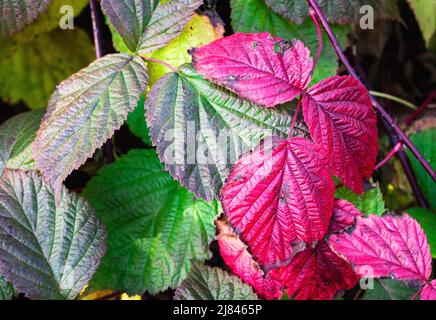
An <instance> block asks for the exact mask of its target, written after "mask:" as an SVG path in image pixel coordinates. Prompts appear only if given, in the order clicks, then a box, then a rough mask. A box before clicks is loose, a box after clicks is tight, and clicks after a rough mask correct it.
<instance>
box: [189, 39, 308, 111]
mask: <svg viewBox="0 0 436 320" xmlns="http://www.w3.org/2000/svg"><path fill="white" fill-rule="evenodd" d="M230 48H231V49H230ZM192 62H193V64H194V66H195V68H196V70H197V71H198V72H199V73H200V74H202V75H204V76H205V77H206V78H207V79H209V80H211V81H213V82H216V83H218V84H219V85H222V86H224V87H226V88H227V89H229V90H232V91H234V92H236V93H238V94H239V95H240V96H241V97H243V98H246V99H248V100H251V101H253V102H254V103H258V104H261V105H265V106H266V107H273V106H275V105H277V104H280V103H284V102H286V101H290V100H292V99H294V98H295V97H296V96H298V95H299V94H300V93H301V92H302V91H303V90H305V89H306V88H307V86H308V84H309V82H310V79H311V71H312V59H311V58H310V52H309V50H308V49H307V48H306V47H305V46H304V44H303V43H302V42H301V41H298V40H292V41H284V40H282V39H280V38H276V37H273V36H272V35H270V34H269V33H267V32H264V33H254V34H245V33H236V34H234V35H232V36H229V37H225V38H221V39H218V40H215V41H214V42H212V43H210V44H208V45H206V46H203V47H200V48H197V49H195V50H193V51H192Z"/></svg>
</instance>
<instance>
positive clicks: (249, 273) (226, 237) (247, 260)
mask: <svg viewBox="0 0 436 320" xmlns="http://www.w3.org/2000/svg"><path fill="white" fill-rule="evenodd" d="M216 224H217V226H218V230H219V234H218V245H219V247H220V253H221V256H222V258H223V260H224V262H225V263H226V265H227V266H228V267H229V268H230V270H232V272H233V273H234V274H236V275H238V276H239V277H240V278H241V279H242V280H243V281H244V282H245V283H247V284H249V285H250V286H252V287H253V288H254V289H255V290H256V293H257V295H258V296H259V297H261V298H265V299H276V298H277V299H278V298H280V297H281V296H282V292H281V290H280V285H279V282H278V281H277V280H275V279H272V278H271V277H270V275H269V274H267V275H265V274H264V272H263V271H262V270H261V269H260V267H259V265H258V264H257V263H256V261H254V260H253V257H252V255H251V254H250V253H249V252H248V248H247V246H246V245H245V244H244V243H243V242H242V241H241V240H240V239H239V237H238V236H237V235H236V234H235V233H234V232H233V230H232V228H231V227H230V226H229V225H228V224H226V223H225V222H223V221H221V220H217V222H216Z"/></svg>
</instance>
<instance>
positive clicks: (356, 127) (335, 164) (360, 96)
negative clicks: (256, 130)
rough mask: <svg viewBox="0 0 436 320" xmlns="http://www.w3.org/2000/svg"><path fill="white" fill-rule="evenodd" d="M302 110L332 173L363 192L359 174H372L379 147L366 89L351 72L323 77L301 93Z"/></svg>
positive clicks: (365, 176)
mask: <svg viewBox="0 0 436 320" xmlns="http://www.w3.org/2000/svg"><path fill="white" fill-rule="evenodd" d="M303 114H304V119H305V121H306V123H307V125H308V126H309V130H310V134H311V136H312V139H313V141H314V142H315V143H317V144H319V145H320V146H322V147H323V148H324V150H325V152H326V153H327V155H328V158H329V163H330V167H331V169H332V171H333V173H334V174H335V175H336V176H338V177H339V178H341V179H342V181H343V183H344V185H346V186H347V187H349V188H350V189H352V190H353V191H354V192H355V193H362V192H363V183H362V178H369V177H370V176H371V175H372V173H373V171H374V166H375V161H376V157H377V151H378V143H377V127H376V124H377V118H376V115H375V112H374V110H373V108H372V105H371V101H370V99H369V95H368V92H367V90H366V89H365V88H364V87H363V85H362V84H360V82H359V81H358V80H356V79H355V78H353V77H351V76H343V77H340V76H334V77H331V78H328V79H325V80H323V81H321V82H319V83H318V84H316V85H314V86H313V87H311V88H310V89H309V90H308V92H307V94H306V95H304V97H303Z"/></svg>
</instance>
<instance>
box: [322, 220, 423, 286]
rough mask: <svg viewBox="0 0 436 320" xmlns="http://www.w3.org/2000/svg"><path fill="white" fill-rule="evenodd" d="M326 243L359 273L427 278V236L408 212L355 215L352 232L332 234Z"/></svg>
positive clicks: (416, 278) (407, 278)
mask: <svg viewBox="0 0 436 320" xmlns="http://www.w3.org/2000/svg"><path fill="white" fill-rule="evenodd" d="M329 244H330V246H331V247H332V249H333V250H334V251H335V252H336V253H337V254H339V255H340V256H342V257H344V258H345V259H346V260H347V261H348V262H350V263H351V264H352V265H353V266H354V268H355V271H356V273H358V274H361V275H365V276H368V274H370V275H372V276H373V277H375V278H380V277H394V278H395V279H397V280H418V281H426V280H428V278H429V277H430V274H431V255H430V248H429V245H428V242H427V238H426V236H425V233H424V231H423V230H422V228H421V226H420V225H419V224H418V223H417V222H416V220H414V219H413V218H411V217H410V216H409V215H407V214H404V215H402V216H393V215H386V216H383V217H378V216H375V215H370V216H369V217H368V218H363V217H357V223H356V226H355V228H354V229H353V231H352V232H351V233H347V232H344V233H341V234H334V235H331V236H330V238H329Z"/></svg>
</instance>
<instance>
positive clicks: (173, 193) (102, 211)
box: [84, 150, 220, 294]
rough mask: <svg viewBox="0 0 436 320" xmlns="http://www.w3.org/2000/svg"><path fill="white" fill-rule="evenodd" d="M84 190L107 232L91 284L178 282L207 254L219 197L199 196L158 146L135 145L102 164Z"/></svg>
mask: <svg viewBox="0 0 436 320" xmlns="http://www.w3.org/2000/svg"><path fill="white" fill-rule="evenodd" d="M114 177H116V179H114ZM84 195H85V197H86V198H87V199H89V201H90V203H91V204H92V205H93V206H94V207H95V208H96V209H97V213H98V215H99V217H100V218H101V219H102V220H103V222H104V223H105V225H106V226H107V228H108V234H109V238H108V252H107V255H106V256H105V258H104V259H103V262H102V265H101V267H100V269H99V270H98V271H97V273H96V275H95V277H94V278H93V280H92V282H91V284H90V288H91V290H96V289H97V290H99V289H110V290H126V291H127V292H128V293H130V294H137V293H143V292H144V291H148V292H150V293H156V292H159V291H163V290H165V289H167V288H169V287H171V288H175V287H177V286H178V285H179V284H180V283H181V282H182V281H183V280H184V279H185V278H186V277H187V275H188V272H189V269H190V266H191V261H192V260H205V259H208V258H209V251H208V246H209V243H210V242H211V241H212V240H213V238H214V236H215V226H214V220H215V218H216V217H217V216H218V215H219V213H220V211H219V209H218V204H217V202H212V203H208V202H205V201H203V200H197V199H195V197H194V195H193V194H191V193H189V192H188V191H187V190H186V189H185V188H183V187H181V186H180V184H179V183H178V182H177V181H174V180H173V179H172V178H171V176H170V175H169V174H168V173H167V172H166V171H165V169H164V167H163V165H162V164H161V163H160V162H159V159H158V158H157V156H156V153H155V151H154V150H132V151H130V152H129V153H128V154H127V155H125V156H122V157H121V158H119V159H118V160H117V161H116V162H115V163H113V164H111V165H109V166H106V167H104V168H103V169H102V170H101V171H100V172H99V174H98V175H97V176H96V177H95V178H93V179H92V180H91V181H90V182H89V184H88V186H87V187H86V189H85V191H84Z"/></svg>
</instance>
